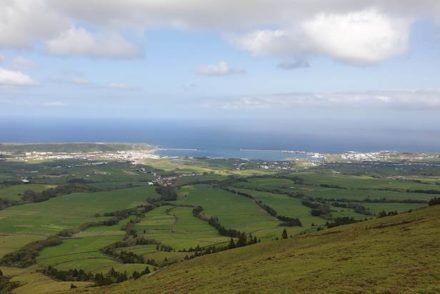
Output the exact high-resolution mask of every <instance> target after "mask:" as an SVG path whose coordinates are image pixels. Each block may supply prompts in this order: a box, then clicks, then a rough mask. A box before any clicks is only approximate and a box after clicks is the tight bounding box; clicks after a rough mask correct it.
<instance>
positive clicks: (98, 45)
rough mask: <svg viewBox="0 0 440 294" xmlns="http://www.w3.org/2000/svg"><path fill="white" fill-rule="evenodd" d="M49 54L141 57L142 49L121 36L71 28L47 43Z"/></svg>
mask: <svg viewBox="0 0 440 294" xmlns="http://www.w3.org/2000/svg"><path fill="white" fill-rule="evenodd" d="M47 50H48V52H50V53H52V54H56V55H83V56H93V57H119V58H127V57H129V58H130V57H139V56H141V55H142V51H141V49H140V48H138V47H136V46H135V45H133V44H132V43H130V42H128V41H127V40H125V39H124V38H122V37H121V36H119V35H116V34H112V33H108V34H101V33H97V34H93V33H91V32H89V31H87V30H85V29H83V28H76V27H71V28H70V29H69V30H67V31H65V32H63V33H62V34H61V35H60V36H59V37H58V38H56V39H53V40H50V41H49V42H47Z"/></svg>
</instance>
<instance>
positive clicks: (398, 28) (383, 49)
mask: <svg viewBox="0 0 440 294" xmlns="http://www.w3.org/2000/svg"><path fill="white" fill-rule="evenodd" d="M409 30H410V21H409V20H406V19H403V18H396V17H389V16H387V15H385V14H383V13H380V12H378V11H377V10H374V9H368V10H363V11H357V12H350V13H346V14H329V13H320V14H318V15H316V16H314V17H313V18H311V19H307V20H304V21H302V22H301V23H299V24H298V25H296V26H294V28H292V29H286V30H259V31H255V32H252V33H249V34H246V35H244V36H234V37H232V38H231V40H232V42H233V43H234V44H236V45H237V46H238V47H240V48H242V49H244V50H247V51H249V52H251V53H252V54H254V55H277V56H304V55H306V56H308V55H326V56H330V57H332V58H334V59H337V60H341V61H345V62H350V63H360V64H368V63H377V62H380V61H383V60H386V59H388V58H390V57H392V56H395V55H397V54H400V53H402V52H404V51H405V50H406V48H407V46H408V38H409Z"/></svg>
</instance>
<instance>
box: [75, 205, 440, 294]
mask: <svg viewBox="0 0 440 294" xmlns="http://www.w3.org/2000/svg"><path fill="white" fill-rule="evenodd" d="M439 215H440V207H432V208H429V209H421V210H418V211H416V212H413V213H410V214H402V215H398V216H394V217H387V218H383V219H376V220H372V221H367V222H363V223H359V224H354V225H349V226H344V227H338V228H334V229H331V230H325V231H322V232H319V233H314V234H306V235H304V236H301V237H297V238H295V239H293V240H282V241H269V242H265V243H262V244H257V245H253V246H249V247H245V248H239V249H234V250H230V251H226V252H221V253H218V254H214V255H208V256H204V257H201V258H197V259H194V260H191V261H189V262H184V263H179V264H176V265H173V266H171V267H169V268H167V269H164V270H162V271H161V272H159V273H157V274H156V275H152V276H149V277H143V278H141V279H140V280H138V281H129V282H124V283H122V284H119V285H114V286H111V287H108V288H105V290H106V291H109V292H111V293H130V292H131V293H156V292H163V293H169V292H173V293H176V292H177V293H189V292H190V293H207V292H210V291H212V290H213V289H215V292H216V293H242V292H246V293H291V292H295V293H438V292H440V277H439V272H440V238H438V235H439V234H440V218H439ZM100 291H103V290H101V289H96V290H93V289H89V290H85V291H84V292H87V293H100ZM81 292H83V291H81Z"/></svg>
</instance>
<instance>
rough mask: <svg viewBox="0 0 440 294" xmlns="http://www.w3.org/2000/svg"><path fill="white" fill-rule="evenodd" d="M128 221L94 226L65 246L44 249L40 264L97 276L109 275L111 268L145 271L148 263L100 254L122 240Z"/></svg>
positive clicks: (38, 259)
mask: <svg viewBox="0 0 440 294" xmlns="http://www.w3.org/2000/svg"><path fill="white" fill-rule="evenodd" d="M128 221H129V219H126V220H124V221H122V222H120V223H118V224H116V225H113V226H99V227H92V228H89V229H87V230H85V231H82V232H80V233H78V234H75V235H74V236H73V237H72V238H70V239H67V240H65V241H63V243H62V244H61V245H58V246H54V247H47V248H45V249H43V250H42V251H41V252H40V255H39V256H38V257H37V263H38V264H40V265H43V266H49V265H50V266H53V267H55V268H57V269H59V270H68V269H73V268H76V269H83V270H85V271H86V272H93V273H96V272H107V271H108V270H109V269H110V268H111V267H114V268H115V269H119V270H120V271H127V272H128V273H131V272H132V271H134V270H138V271H140V270H143V269H144V268H145V265H144V264H122V263H120V262H118V261H116V260H114V259H113V258H111V257H109V256H107V255H105V254H103V253H101V251H100V249H102V248H104V247H106V246H108V245H110V244H112V243H115V242H117V241H121V240H122V238H123V236H124V234H125V232H124V231H122V230H121V228H122V226H123V225H124V224H126V223H127V222H128Z"/></svg>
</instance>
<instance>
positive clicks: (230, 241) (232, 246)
mask: <svg viewBox="0 0 440 294" xmlns="http://www.w3.org/2000/svg"><path fill="white" fill-rule="evenodd" d="M228 247H229V248H230V249H232V248H235V242H234V239H232V238H231V240H229V245H228Z"/></svg>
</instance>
